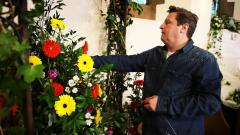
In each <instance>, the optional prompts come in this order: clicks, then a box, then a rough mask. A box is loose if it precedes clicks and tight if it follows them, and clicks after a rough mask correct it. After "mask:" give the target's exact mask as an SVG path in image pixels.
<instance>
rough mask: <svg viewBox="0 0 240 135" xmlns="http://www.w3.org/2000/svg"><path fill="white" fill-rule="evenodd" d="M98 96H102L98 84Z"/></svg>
mask: <svg viewBox="0 0 240 135" xmlns="http://www.w3.org/2000/svg"><path fill="white" fill-rule="evenodd" d="M98 96H99V97H101V96H102V89H101V87H100V85H99V84H98Z"/></svg>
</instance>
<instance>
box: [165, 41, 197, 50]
mask: <svg viewBox="0 0 240 135" xmlns="http://www.w3.org/2000/svg"><path fill="white" fill-rule="evenodd" d="M193 43H194V42H193V40H192V39H189V40H188V42H187V43H186V45H185V46H184V47H183V48H181V49H179V50H177V51H176V52H178V53H186V52H188V51H189V50H190V49H191V48H192V47H193ZM163 48H164V50H166V51H167V46H166V45H164V46H163Z"/></svg>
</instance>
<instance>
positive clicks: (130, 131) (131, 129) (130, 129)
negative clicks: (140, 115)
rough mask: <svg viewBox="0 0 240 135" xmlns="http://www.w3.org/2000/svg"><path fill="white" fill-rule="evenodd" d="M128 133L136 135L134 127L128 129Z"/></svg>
mask: <svg viewBox="0 0 240 135" xmlns="http://www.w3.org/2000/svg"><path fill="white" fill-rule="evenodd" d="M128 131H129V133H130V135H136V131H135V129H134V127H130V128H129V129H128Z"/></svg>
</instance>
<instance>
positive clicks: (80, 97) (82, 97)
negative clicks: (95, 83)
mask: <svg viewBox="0 0 240 135" xmlns="http://www.w3.org/2000/svg"><path fill="white" fill-rule="evenodd" d="M75 99H76V100H81V101H82V100H85V99H86V98H85V97H84V96H78V97H76V98H75Z"/></svg>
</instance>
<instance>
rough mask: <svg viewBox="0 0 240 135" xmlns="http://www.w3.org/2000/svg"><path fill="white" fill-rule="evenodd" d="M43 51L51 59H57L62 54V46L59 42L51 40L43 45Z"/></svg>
mask: <svg viewBox="0 0 240 135" xmlns="http://www.w3.org/2000/svg"><path fill="white" fill-rule="evenodd" d="M42 49H43V53H44V54H45V55H46V56H47V57H49V58H56V57H57V56H58V55H59V54H60V52H61V46H60V45H59V44H58V43H57V42H55V41H53V40H50V39H48V40H46V41H45V42H44V43H43V48H42Z"/></svg>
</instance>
